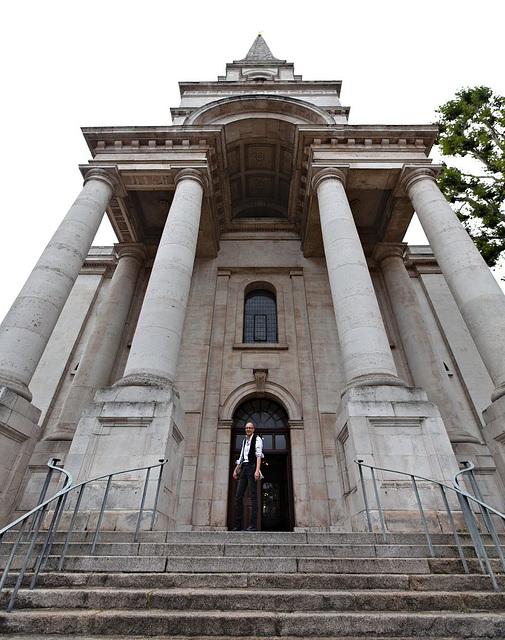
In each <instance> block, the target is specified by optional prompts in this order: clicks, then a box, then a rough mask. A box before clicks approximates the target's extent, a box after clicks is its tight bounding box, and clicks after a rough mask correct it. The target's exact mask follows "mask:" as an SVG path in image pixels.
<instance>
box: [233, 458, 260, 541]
mask: <svg viewBox="0 0 505 640" xmlns="http://www.w3.org/2000/svg"><path fill="white" fill-rule="evenodd" d="M255 471H256V458H254V460H253V461H251V462H248V463H247V464H243V465H242V473H241V474H240V478H239V479H238V485H237V493H236V494H235V516H236V526H237V527H239V528H241V527H242V513H243V512H244V493H245V490H246V487H249V497H250V498H251V507H252V511H251V520H250V522H249V526H250V527H254V528H255V529H256V520H257V516H258V494H257V492H256V480H255V479H254V472H255Z"/></svg>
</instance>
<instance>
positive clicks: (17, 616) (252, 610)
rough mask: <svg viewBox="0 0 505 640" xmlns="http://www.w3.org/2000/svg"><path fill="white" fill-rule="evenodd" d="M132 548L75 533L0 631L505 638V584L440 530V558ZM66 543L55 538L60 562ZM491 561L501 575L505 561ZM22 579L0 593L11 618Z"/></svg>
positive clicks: (204, 545)
mask: <svg viewBox="0 0 505 640" xmlns="http://www.w3.org/2000/svg"><path fill="white" fill-rule="evenodd" d="M131 538H132V534H123V533H116V532H103V534H101V535H100V541H99V543H98V546H97V553H96V555H90V553H89V550H90V541H91V540H92V534H90V533H89V532H76V535H75V536H74V538H73V542H72V544H71V545H70V547H69V550H68V555H67V557H66V559H65V564H64V570H63V572H61V573H57V572H53V571H49V570H48V569H51V568H54V567H55V566H56V564H57V560H58V556H57V555H55V556H51V557H50V558H49V561H48V564H47V566H46V568H45V569H44V572H43V573H42V574H41V575H40V576H39V579H38V582H37V586H36V588H35V589H34V590H30V589H28V588H27V586H28V584H29V579H30V575H28V574H27V575H26V576H25V579H24V583H23V587H22V589H21V590H20V592H19V594H18V599H17V602H16V605H15V609H14V611H13V612H12V613H8V614H7V613H0V634H3V635H8V636H9V637H10V638H13V637H15V636H16V634H17V635H18V636H22V634H25V635H26V637H27V640H30V638H33V639H34V638H35V637H37V638H42V637H44V638H47V639H48V640H49V638H50V637H51V635H52V636H54V637H58V638H60V639H62V640H64V638H65V636H66V637H72V638H77V637H78V636H82V637H83V638H84V637H86V636H87V637H90V636H93V638H100V639H102V640H106V639H107V638H111V637H112V636H114V637H116V638H118V637H120V638H129V639H130V640H133V638H134V637H135V636H140V637H142V638H148V637H154V636H156V637H157V638H158V637H162V638H163V637H165V638H168V637H170V638H171V639H173V638H180V639H181V640H182V639H183V638H201V639H202V640H203V639H204V638H208V639H209V640H210V639H211V638H212V640H218V639H219V638H223V639H224V638H230V637H247V636H252V637H255V638H259V637H265V638H266V637H268V638H280V637H283V638H289V637H293V638H297V639H300V638H308V637H311V638H316V637H319V638H333V639H338V638H346V640H352V638H357V637H360V638H362V637H373V638H381V639H383V640H387V639H388V638H389V639H392V638H395V639H398V638H402V639H403V640H408V639H409V638H414V637H426V638H432V639H433V640H437V639H438V640H441V639H442V638H444V639H446V640H449V639H456V638H458V639H459V638H475V639H477V638H504V637H505V614H504V612H505V576H504V575H501V574H500V575H497V580H498V583H499V586H500V587H501V588H502V589H503V592H494V591H493V590H492V586H491V581H490V578H489V577H488V576H487V575H483V574H482V573H481V572H480V569H479V566H478V561H477V560H476V559H475V558H474V557H472V556H474V555H475V554H474V553H473V549H471V548H470V547H468V539H463V542H464V544H465V554H466V557H467V562H468V566H469V569H470V573H469V574H465V573H464V572H463V567H462V564H461V561H460V559H459V557H458V555H457V550H456V547H455V544H454V540H453V538H452V536H448V535H447V534H443V533H441V534H436V536H434V537H433V544H434V546H435V554H436V556H437V557H435V558H432V557H430V555H429V552H428V547H427V545H426V544H425V540H424V536H422V535H421V534H402V533H399V534H393V535H392V536H391V537H390V538H388V544H384V542H383V541H382V538H381V536H377V535H376V534H368V533H364V534H361V533H357V534H326V533H310V534H309V533H278V534H271V533H261V532H255V533H231V532H229V533H228V532H194V533H193V532H177V533H168V534H167V533H160V532H152V533H151V532H144V533H142V534H141V536H140V540H139V542H138V543H132V542H131ZM61 543H62V536H61V535H58V536H57V538H56V544H55V545H54V546H53V549H52V553H53V552H54V553H55V554H56V552H57V551H59V550H60V549H61V546H62V544H61ZM487 543H488V544H489V540H488V541H487ZM6 546H7V549H8V545H6ZM467 547H468V548H467ZM489 550H490V552H491V550H492V548H491V547H490V548H489ZM493 550H494V549H493ZM4 553H5V552H4ZM494 555H496V554H494ZM492 564H493V567H494V568H495V569H496V571H497V572H499V571H500V566H499V563H498V560H497V559H493V560H492ZM14 580H15V575H12V576H10V577H9V580H8V581H7V583H6V588H5V590H4V592H3V593H2V594H0V606H1V607H2V610H5V607H6V603H7V601H8V597H9V592H10V589H11V588H12V586H13V584H14Z"/></svg>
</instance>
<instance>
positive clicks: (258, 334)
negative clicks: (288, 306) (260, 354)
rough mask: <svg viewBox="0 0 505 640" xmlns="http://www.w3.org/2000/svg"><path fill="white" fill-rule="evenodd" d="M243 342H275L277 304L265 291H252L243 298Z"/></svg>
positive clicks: (269, 292)
mask: <svg viewBox="0 0 505 640" xmlns="http://www.w3.org/2000/svg"><path fill="white" fill-rule="evenodd" d="M244 342H245V343H247V342H249V343H250V342H277V303H276V300H275V295H274V294H273V293H272V292H271V291H268V290H267V289H253V290H252V291H250V292H249V293H248V294H247V295H246V297H245V300H244Z"/></svg>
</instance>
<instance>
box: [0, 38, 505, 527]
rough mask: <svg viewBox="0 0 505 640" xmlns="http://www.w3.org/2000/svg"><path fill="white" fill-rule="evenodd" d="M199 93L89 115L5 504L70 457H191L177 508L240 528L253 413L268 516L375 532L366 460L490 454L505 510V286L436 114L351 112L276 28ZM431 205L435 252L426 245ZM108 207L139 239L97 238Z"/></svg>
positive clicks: (451, 462) (1, 415) (411, 466)
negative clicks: (305, 71) (241, 442)
mask: <svg viewBox="0 0 505 640" xmlns="http://www.w3.org/2000/svg"><path fill="white" fill-rule="evenodd" d="M180 89H181V104H180V106H179V107H178V108H177V109H173V110H172V118H173V124H172V126H163V127H124V128H123V127H117V128H115V127H104V128H85V129H84V130H83V132H84V136H85V139H86V141H87V143H88V146H89V149H90V152H91V155H92V159H91V160H90V161H89V163H88V164H87V165H83V166H81V171H82V174H83V177H84V186H83V190H82V192H81V194H80V195H79V196H78V198H77V200H76V201H75V203H74V204H73V205H72V207H71V208H70V210H69V212H68V214H67V216H66V217H65V218H64V219H63V222H62V224H61V225H60V227H59V228H58V230H57V231H56V232H55V235H54V237H53V239H52V240H51V242H50V243H49V245H48V247H47V248H46V250H45V251H44V253H43V254H42V256H41V257H40V259H39V262H38V263H37V265H36V267H35V268H34V271H33V272H32V274H31V276H30V277H29V279H28V281H27V283H26V284H25V286H24V288H23V290H22V291H21V292H20V294H19V297H18V298H17V300H16V302H15V303H14V305H13V307H12V309H11V311H10V312H9V314H8V315H7V317H6V319H5V320H4V323H3V324H2V327H1V330H0V385H1V386H0V462H1V473H2V474H3V482H2V483H1V484H2V487H5V489H3V490H2V493H1V494H0V516H1V518H2V521H3V520H5V521H7V519H8V518H10V517H12V516H15V515H18V514H19V512H20V511H22V510H24V509H26V508H28V507H30V506H33V504H32V503H33V499H34V496H36V495H37V494H38V492H39V490H40V485H41V482H42V477H43V473H44V464H45V462H46V461H47V459H48V458H49V457H57V458H60V459H61V460H62V461H63V462H64V463H65V466H66V467H67V468H68V469H69V470H70V471H71V472H72V473H73V474H74V477H75V478H76V479H78V480H83V479H85V478H89V477H94V476H96V475H100V474H103V473H108V472H112V471H119V470H122V469H126V468H128V467H136V466H142V465H146V464H150V463H155V462H156V461H157V460H158V459H159V458H160V457H166V458H168V460H169V462H168V467H169V469H170V473H167V474H166V476H164V477H165V480H164V486H163V492H162V494H163V498H162V500H161V501H160V505H159V513H158V517H157V522H156V526H157V527H158V528H167V529H175V530H192V529H200V530H205V529H211V530H221V529H227V528H228V526H229V523H230V521H232V512H231V509H232V503H233V500H232V496H233V490H234V487H233V482H232V478H231V468H232V462H233V459H234V456H235V452H236V448H237V442H238V438H239V433H240V425H241V424H242V423H243V420H244V417H245V416H246V415H247V416H250V417H251V419H253V420H254V421H255V422H256V425H257V431H258V433H259V434H260V435H262V436H263V438H264V442H265V450H266V458H265V465H266V466H265V482H264V484H263V487H262V491H261V494H262V507H261V508H262V519H263V523H264V527H265V528H266V529H267V530H314V531H317V530H329V531H344V530H351V529H354V530H361V529H363V528H364V527H365V525H366V522H365V518H364V515H363V501H362V498H361V493H360V490H359V487H358V480H359V477H358V469H357V467H356V465H355V464H354V462H353V461H354V460H355V459H356V458H359V459H362V460H364V461H365V462H366V463H369V464H375V465H378V466H384V467H388V468H393V469H397V470H400V471H406V472H413V473H418V474H420V475H423V476H428V477H432V478H435V479H439V480H443V481H447V480H448V479H449V478H450V476H451V475H452V474H453V473H455V472H456V471H457V470H458V462H459V461H463V460H471V461H473V462H474V464H475V465H476V470H477V474H478V476H479V479H480V482H481V486H482V488H483V492H484V493H485V497H486V499H488V500H489V501H490V502H491V503H492V504H493V505H494V506H496V507H497V508H503V504H504V487H503V479H504V473H505V459H504V457H503V441H504V440H505V430H504V427H503V424H504V422H503V418H504V414H503V396H504V394H505V358H504V357H503V345H504V344H505V297H504V296H503V294H502V292H501V290H500V288H499V286H498V285H497V283H496V281H495V280H494V278H493V276H492V274H491V273H490V271H489V269H488V268H487V267H486V265H485V263H484V262H483V260H482V258H481V256H480V255H479V253H478V251H477V249H476V248H475V246H474V245H473V243H472V241H471V240H470V238H469V237H468V235H467V234H466V232H465V231H464V229H463V227H462V226H461V224H460V223H459V221H458V219H457V217H456V216H455V215H454V213H453V212H452V210H451V208H450V206H449V205H448V203H447V202H446V201H445V200H444V198H443V196H442V194H441V193H440V191H439V189H438V187H437V185H436V175H437V167H436V166H434V165H433V164H432V162H431V160H430V159H429V157H428V156H429V153H430V150H431V147H432V145H433V142H434V140H435V137H436V133H437V132H436V128H435V127H433V126H431V125H426V126H404V125H401V126H379V125H350V124H349V123H348V115H349V109H348V108H346V107H343V106H342V105H341V104H340V99H339V95H340V82H337V81H328V82H326V81H305V80H302V78H301V77H300V76H297V75H295V74H294V67H293V65H292V64H291V63H288V62H286V61H284V60H279V59H277V58H275V57H274V56H273V55H272V53H271V51H270V49H269V48H268V46H267V45H266V43H265V41H264V39H263V38H262V37H261V36H258V37H257V38H256V40H255V42H254V43H253V45H252V47H251V49H250V50H249V52H248V54H247V55H246V57H245V58H244V59H242V60H237V61H235V62H233V63H230V64H228V65H227V67H226V75H225V76H222V77H219V78H218V80H217V81H214V82H182V83H181V84H180ZM414 211H415V212H417V215H418V216H419V219H420V221H421V224H422V225H423V228H424V230H425V232H426V235H427V237H428V239H429V242H430V247H425V248H421V247H408V246H407V245H405V244H404V242H403V239H404V235H405V232H406V230H407V228H408V225H409V222H410V220H411V218H412V215H413V213H414ZM104 213H106V214H107V215H108V217H109V219H110V221H111V223H112V225H113V228H114V230H115V233H116V235H117V240H118V242H117V244H116V245H115V246H114V248H109V249H107V248H101V249H98V248H92V243H93V238H94V236H95V233H96V231H97V229H98V226H99V224H100V221H101V219H102V217H103V215H104ZM248 305H252V306H251V307H249V306H248ZM255 305H256V306H255ZM249 308H252V309H255V311H249V310H248V309H249ZM272 323H274V324H272ZM483 412H484V414H483ZM484 416H485V417H484ZM269 472H270V475H269ZM139 482H140V480H139V479H138V478H136V477H135V475H133V476H132V477H131V478H130V479H129V481H128V484H127V486H126V488H125V486H121V487H116V488H115V489H114V488H113V491H114V490H115V491H116V497H115V503H114V504H115V507H114V513H110V514H108V517H109V523H110V524H111V526H113V527H115V528H118V529H121V528H128V526H129V519H128V513H129V512H130V511H131V510H132V509H133V508H135V507H134V502H135V504H136V502H137V497H136V496H137V493H138V486H139ZM381 482H382V487H383V488H387V508H388V509H390V510H391V511H397V516H396V521H397V523H398V527H399V528H400V529H409V528H415V526H417V525H416V524H414V523H413V521H412V519H411V518H410V512H409V510H408V509H406V508H405V507H403V506H402V505H404V504H405V503H404V501H403V495H402V491H403V489H402V487H401V486H394V484H392V483H388V479H387V477H384V478H382V479H381ZM279 496H280V497H279ZM425 498H426V500H427V508H428V509H430V508H431V509H433V510H437V509H438V506H437V504H436V503H435V502H431V503H430V499H431V498H430V495H429V494H428V493H427V495H426V496H425ZM96 506H97V505H96V504H93V502H92V499H91V502H90V505H89V508H90V509H94V508H96ZM279 511H282V515H280V514H279Z"/></svg>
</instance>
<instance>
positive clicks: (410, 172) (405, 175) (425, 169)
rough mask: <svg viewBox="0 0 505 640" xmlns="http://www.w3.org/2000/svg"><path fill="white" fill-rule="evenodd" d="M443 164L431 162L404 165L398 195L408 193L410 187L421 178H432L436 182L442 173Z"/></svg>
mask: <svg viewBox="0 0 505 640" xmlns="http://www.w3.org/2000/svg"><path fill="white" fill-rule="evenodd" d="M441 168H442V167H441V165H438V164H431V165H429V166H426V165H417V164H414V165H412V164H411V165H408V164H407V165H404V167H403V171H402V174H401V176H400V180H399V181H398V189H397V194H396V195H398V196H405V195H408V190H409V188H410V187H411V186H412V185H413V184H414V183H415V182H418V181H419V180H431V181H433V182H436V179H437V176H438V174H439V173H440V169H441Z"/></svg>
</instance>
